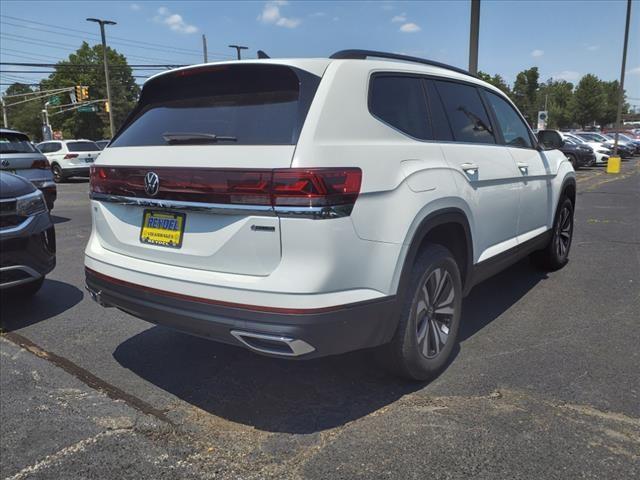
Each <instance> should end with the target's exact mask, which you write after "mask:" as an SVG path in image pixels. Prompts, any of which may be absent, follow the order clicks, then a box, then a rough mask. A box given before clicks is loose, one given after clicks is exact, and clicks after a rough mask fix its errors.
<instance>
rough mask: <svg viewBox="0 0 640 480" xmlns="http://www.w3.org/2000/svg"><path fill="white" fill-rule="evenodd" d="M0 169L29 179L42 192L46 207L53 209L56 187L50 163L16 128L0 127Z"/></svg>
mask: <svg viewBox="0 0 640 480" xmlns="http://www.w3.org/2000/svg"><path fill="white" fill-rule="evenodd" d="M0 169H1V170H4V171H8V172H10V173H14V174H16V175H19V176H21V177H23V178H26V179H27V180H29V181H30V182H31V183H33V185H34V186H35V187H36V188H38V189H39V190H40V191H41V192H42V193H43V194H44V198H45V200H46V202H47V208H49V210H51V209H53V203H54V202H55V200H56V196H57V189H56V184H55V182H54V181H53V174H52V173H51V165H50V164H49V161H48V160H47V157H45V156H44V155H43V154H42V153H41V152H40V151H39V150H38V149H37V148H36V147H35V146H34V145H33V144H32V143H31V141H30V140H29V137H28V136H27V135H26V134H24V133H22V132H18V131H16V130H9V129H7V128H0Z"/></svg>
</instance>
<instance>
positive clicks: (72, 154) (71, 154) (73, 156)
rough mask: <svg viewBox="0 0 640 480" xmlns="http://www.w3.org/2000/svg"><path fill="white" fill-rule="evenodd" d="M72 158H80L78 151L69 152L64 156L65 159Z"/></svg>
mask: <svg viewBox="0 0 640 480" xmlns="http://www.w3.org/2000/svg"><path fill="white" fill-rule="evenodd" d="M70 158H78V154H77V153H67V154H66V155H65V156H64V159H65V160H69V159H70Z"/></svg>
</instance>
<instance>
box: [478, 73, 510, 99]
mask: <svg viewBox="0 0 640 480" xmlns="http://www.w3.org/2000/svg"><path fill="white" fill-rule="evenodd" d="M478 78H480V79H481V80H484V81H485V82H487V83H490V84H491V85H493V86H494V87H496V88H499V89H500V90H502V91H503V92H504V93H506V94H507V95H508V96H511V89H510V88H509V85H508V84H507V82H506V81H505V80H504V78H502V76H501V75H500V74H497V73H496V74H495V75H494V76H493V77H492V76H491V75H489V74H488V73H485V72H478Z"/></svg>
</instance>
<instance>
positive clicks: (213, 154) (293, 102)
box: [91, 63, 320, 275]
mask: <svg viewBox="0 0 640 480" xmlns="http://www.w3.org/2000/svg"><path fill="white" fill-rule="evenodd" d="M319 81H320V78H319V77H318V76H316V75H314V74H311V73H309V72H307V71H305V70H301V69H297V68H295V67H291V66H287V65H277V64H258V63H246V64H222V65H207V66H202V67H195V68H190V69H183V70H177V71H174V72H171V73H168V74H164V75H161V76H158V77H156V78H154V79H151V80H150V81H149V82H147V84H145V86H144V88H143V91H142V94H141V97H140V101H139V103H138V105H137V107H136V108H135V110H134V111H133V112H132V114H131V116H130V117H129V118H128V119H127V121H126V122H125V125H124V126H123V128H122V129H121V131H120V132H119V133H118V135H117V136H116V137H115V138H114V139H113V141H112V142H111V144H110V145H109V148H107V149H105V150H104V151H103V152H102V154H101V156H100V158H99V160H98V162H97V164H96V165H95V166H94V167H93V169H92V175H91V183H92V186H91V189H92V197H93V198H94V200H98V201H99V202H100V206H99V208H97V209H94V221H95V228H96V233H97V236H98V239H99V241H100V243H101V245H102V246H103V247H104V248H105V249H107V250H111V251H114V252H118V253H121V254H124V255H129V256H133V257H136V258H141V259H145V260H150V261H153V262H156V263H164V264H171V265H177V266H184V267H188V268H196V269H202V270H209V271H217V272H229V273H236V274H244V275H268V274H269V273H270V272H271V271H273V269H275V267H276V266H277V265H278V263H279V261H280V257H281V250H280V224H279V220H278V218H277V217H276V216H274V215H273V210H272V209H271V206H270V202H271V198H270V193H269V188H270V184H271V178H272V172H273V170H274V169H278V168H288V167H289V166H290V165H291V161H292V158H293V154H294V150H295V145H296V142H297V139H298V136H299V133H300V130H301V128H302V125H303V124H304V120H305V117H306V114H307V112H308V110H309V106H310V104H311V101H312V99H313V96H314V94H315V91H316V89H317V86H318V83H319Z"/></svg>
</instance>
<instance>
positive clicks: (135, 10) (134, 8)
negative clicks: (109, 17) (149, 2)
mask: <svg viewBox="0 0 640 480" xmlns="http://www.w3.org/2000/svg"><path fill="white" fill-rule="evenodd" d="M129 8H130V9H131V10H133V11H134V12H139V11H140V10H141V9H142V7H141V6H140V5H138V4H137V3H132V4H131V5H129Z"/></svg>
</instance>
